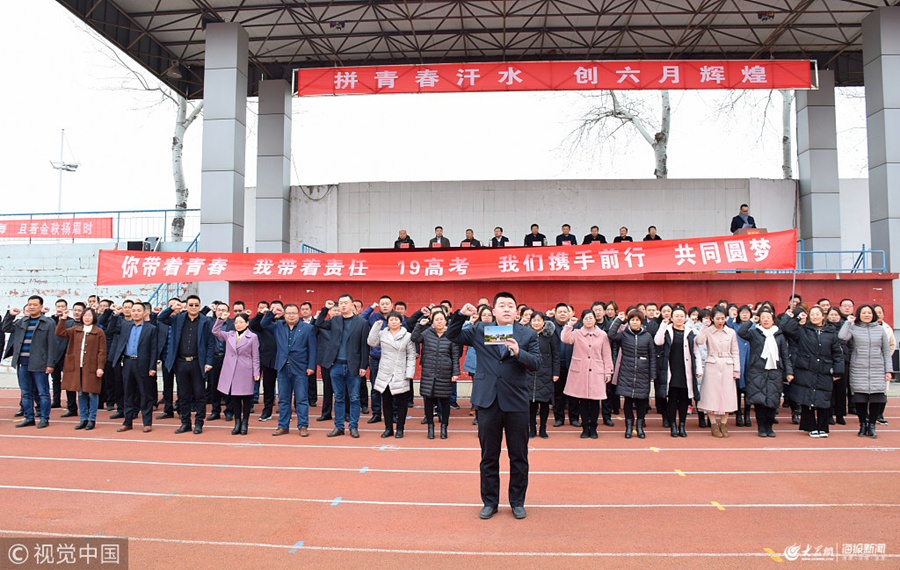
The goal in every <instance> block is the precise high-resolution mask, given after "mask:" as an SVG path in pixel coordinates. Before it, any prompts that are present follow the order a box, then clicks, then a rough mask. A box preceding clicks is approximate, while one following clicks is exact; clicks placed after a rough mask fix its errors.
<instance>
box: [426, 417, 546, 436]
mask: <svg viewBox="0 0 900 570" xmlns="http://www.w3.org/2000/svg"><path fill="white" fill-rule="evenodd" d="M431 431H432V432H433V431H434V428H432V430H431ZM536 437H537V426H536V425H535V423H534V421H532V422H531V426H530V427H529V428H528V439H534V438H536Z"/></svg>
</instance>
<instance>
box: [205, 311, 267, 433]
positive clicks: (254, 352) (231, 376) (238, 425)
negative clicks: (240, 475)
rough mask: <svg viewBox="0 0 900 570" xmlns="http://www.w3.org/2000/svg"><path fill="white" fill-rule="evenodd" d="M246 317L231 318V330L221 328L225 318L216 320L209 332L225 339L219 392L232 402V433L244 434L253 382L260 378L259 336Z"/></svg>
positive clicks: (248, 422) (251, 400)
mask: <svg viewBox="0 0 900 570" xmlns="http://www.w3.org/2000/svg"><path fill="white" fill-rule="evenodd" d="M249 324H250V323H249V321H248V317H247V316H246V315H244V314H238V315H236V316H235V317H234V329H235V330H233V331H223V330H222V327H223V326H224V325H225V321H223V320H222V319H216V322H215V324H213V328H212V333H213V335H215V336H216V338H218V339H221V340H223V341H224V342H225V358H224V360H223V361H222V372H221V374H220V375H219V392H221V393H223V394H228V395H229V396H231V397H232V401H233V402H234V429H233V430H231V435H237V434H241V435H247V428H248V427H249V424H250V410H251V409H252V407H253V383H254V382H255V381H256V380H259V338H257V336H256V335H255V334H254V333H252V332H250V331H249V330H248V329H247V325H249Z"/></svg>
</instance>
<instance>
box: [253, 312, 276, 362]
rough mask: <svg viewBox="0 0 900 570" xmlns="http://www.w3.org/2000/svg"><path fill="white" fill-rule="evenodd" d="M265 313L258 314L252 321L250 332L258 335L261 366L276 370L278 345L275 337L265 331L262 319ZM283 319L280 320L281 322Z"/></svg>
mask: <svg viewBox="0 0 900 570" xmlns="http://www.w3.org/2000/svg"><path fill="white" fill-rule="evenodd" d="M263 315H264V313H256V314H255V315H254V316H253V318H252V319H250V326H249V328H250V330H251V331H253V332H255V333H256V336H257V338H258V340H259V365H260V366H262V367H263V368H273V369H274V368H275V355H276V354H277V353H278V345H277V344H276V342H275V335H273V334H272V333H271V332H269V331H268V330H267V329H264V328H263V326H262V319H263ZM280 320H281V319H279V321H280Z"/></svg>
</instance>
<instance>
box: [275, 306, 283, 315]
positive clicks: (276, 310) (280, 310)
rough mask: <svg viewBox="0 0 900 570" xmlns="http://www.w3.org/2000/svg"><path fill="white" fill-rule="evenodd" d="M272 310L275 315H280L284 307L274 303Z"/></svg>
mask: <svg viewBox="0 0 900 570" xmlns="http://www.w3.org/2000/svg"><path fill="white" fill-rule="evenodd" d="M272 312H273V313H275V316H276V317H280V316H281V315H283V314H284V309H283V308H282V307H281V305H275V308H274V309H272Z"/></svg>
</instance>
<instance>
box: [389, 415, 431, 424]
mask: <svg viewBox="0 0 900 570" xmlns="http://www.w3.org/2000/svg"><path fill="white" fill-rule="evenodd" d="M394 421H397V418H396V417H394ZM419 423H420V424H422V425H425V424H427V423H428V418H422V421H421V422H419Z"/></svg>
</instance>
